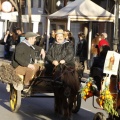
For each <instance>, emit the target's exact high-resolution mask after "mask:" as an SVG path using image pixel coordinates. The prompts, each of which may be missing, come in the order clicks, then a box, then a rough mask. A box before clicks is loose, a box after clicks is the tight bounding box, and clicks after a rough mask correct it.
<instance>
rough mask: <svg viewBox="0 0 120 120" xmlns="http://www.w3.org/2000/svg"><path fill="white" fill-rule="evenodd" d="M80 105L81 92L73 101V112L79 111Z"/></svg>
mask: <svg viewBox="0 0 120 120" xmlns="http://www.w3.org/2000/svg"><path fill="white" fill-rule="evenodd" d="M80 106H81V94H80V93H79V92H78V93H77V95H76V98H75V101H74V103H73V109H72V112H73V113H77V112H78V111H79V110H80Z"/></svg>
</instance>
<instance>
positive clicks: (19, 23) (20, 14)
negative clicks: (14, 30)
mask: <svg viewBox="0 0 120 120" xmlns="http://www.w3.org/2000/svg"><path fill="white" fill-rule="evenodd" d="M17 6H18V26H19V28H20V29H21V30H22V10H21V0H17Z"/></svg>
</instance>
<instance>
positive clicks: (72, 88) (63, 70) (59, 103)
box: [53, 65, 80, 120]
mask: <svg viewBox="0 0 120 120" xmlns="http://www.w3.org/2000/svg"><path fill="white" fill-rule="evenodd" d="M53 76H54V80H55V81H59V82H61V85H60V84H57V85H56V87H55V88H54V95H55V112H57V113H59V114H61V115H63V117H64V118H66V119H67V120H70V118H71V115H72V108H73V103H74V101H75V99H76V95H77V93H78V90H79V88H80V81H79V79H78V73H77V71H76V69H75V68H72V67H68V66H66V65H58V66H57V67H56V68H55V71H54V75H53Z"/></svg>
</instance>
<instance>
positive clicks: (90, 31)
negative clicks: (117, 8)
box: [88, 21, 92, 66]
mask: <svg viewBox="0 0 120 120" xmlns="http://www.w3.org/2000/svg"><path fill="white" fill-rule="evenodd" d="M91 38H92V21H90V22H89V38H88V63H89V66H90V57H91Z"/></svg>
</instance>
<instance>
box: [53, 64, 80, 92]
mask: <svg viewBox="0 0 120 120" xmlns="http://www.w3.org/2000/svg"><path fill="white" fill-rule="evenodd" d="M54 75H55V76H56V79H57V78H58V79H59V80H60V81H62V82H63V83H64V85H66V86H69V87H70V88H71V90H72V91H73V92H78V90H79V87H80V83H79V79H78V74H77V72H76V70H75V68H73V67H67V66H65V65H62V69H59V70H57V71H55V73H54Z"/></svg>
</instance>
